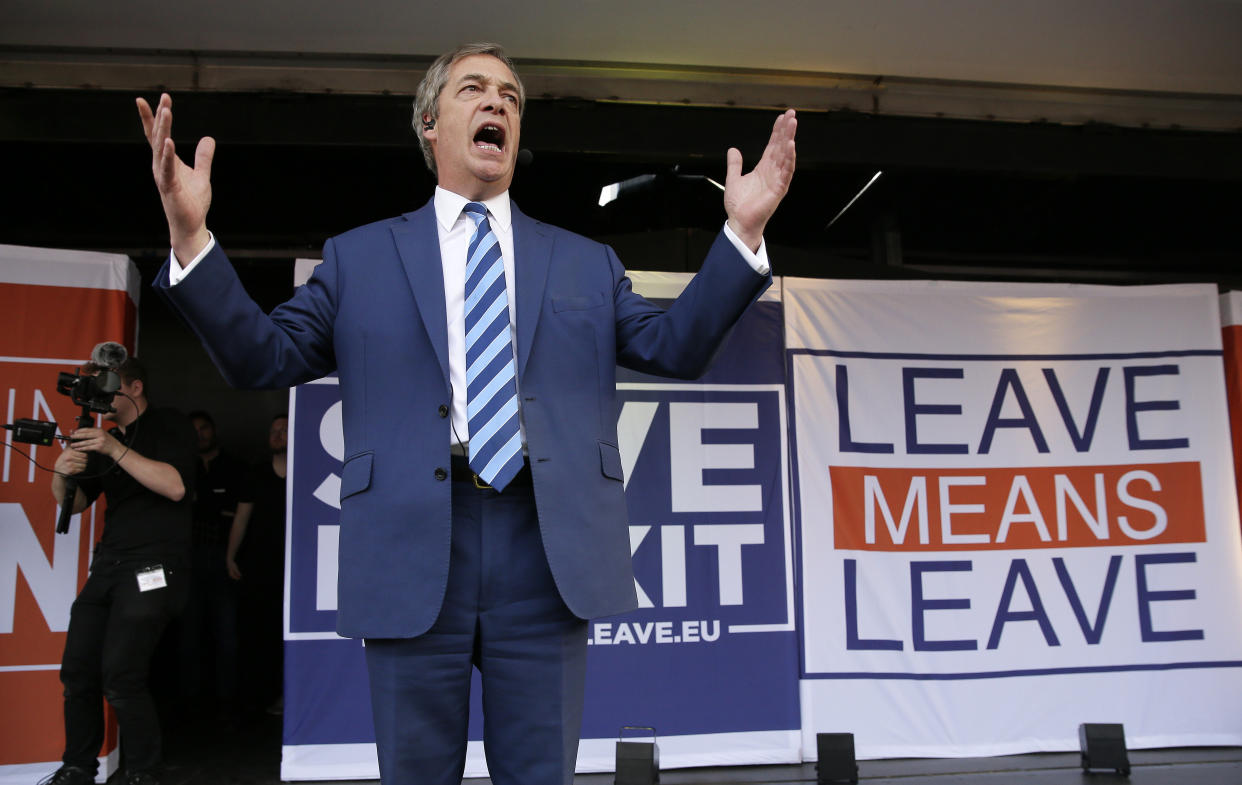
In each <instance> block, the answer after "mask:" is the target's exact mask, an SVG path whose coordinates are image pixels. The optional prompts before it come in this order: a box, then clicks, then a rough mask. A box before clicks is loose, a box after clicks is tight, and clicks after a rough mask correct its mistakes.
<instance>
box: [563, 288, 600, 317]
mask: <svg viewBox="0 0 1242 785" xmlns="http://www.w3.org/2000/svg"><path fill="white" fill-rule="evenodd" d="M603 304H604V293H603V292H591V293H590V294H585V295H574V296H572V297H553V298H552V310H553V311H555V312H556V313H561V312H562V311H586V310H590V309H591V308H598V307H600V306H601V305H603Z"/></svg>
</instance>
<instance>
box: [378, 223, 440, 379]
mask: <svg viewBox="0 0 1242 785" xmlns="http://www.w3.org/2000/svg"><path fill="white" fill-rule="evenodd" d="M404 217H405V223H403V224H397V225H395V226H393V228H392V235H393V241H394V242H395V243H396V245H397V253H398V254H400V256H401V264H402V266H403V267H405V275H406V277H407V278H408V279H409V282H410V291H411V292H413V293H414V300H415V301H416V302H417V303H418V314H419V316H421V317H422V319H423V327H424V328H425V329H426V330H427V335H428V336H430V337H431V345H432V346H434V347H435V350H436V358H437V359H438V360H439V361H440V370H441V371H443V373H444V379H445V382H446V383H447V381H448V378H449V370H448V315H447V314H446V312H445V310H444V265H443V263H442V262H441V261H440V235H439V232H438V231H437V230H436V210H435V205H434V203H433V202H427V204H425V205H423V207H422V208H421V209H418V210H415V211H414V212H412V213H406V214H405V216H404Z"/></svg>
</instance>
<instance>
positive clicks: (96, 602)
mask: <svg viewBox="0 0 1242 785" xmlns="http://www.w3.org/2000/svg"><path fill="white" fill-rule="evenodd" d="M145 566H150V565H146V564H134V563H132V562H131V563H118V562H115V561H114V562H105V563H101V562H100V560H96V561H95V563H94V564H93V565H91V574H90V577H89V578H87V579H86V585H85V586H83V587H82V591H81V593H80V594H78V597H77V599H76V600H74V602H73V608H72V610H71V612H70V615H69V632H68V634H67V636H66V638H65V654H64V658H63V659H62V661H61V665H60V681H61V683H62V684H64V686H65V756H64V762H65V764H66V765H68V766H77V767H79V768H82V769H85V770H87V771H91V772H93V771H96V770H97V768H98V765H99V757H98V756H99V748H100V747H101V746H102V745H103V740H104V714H103V699H105V698H106V699H107V701H108V703H109V704H111V706H112V709H113V710H114V711H115V712H116V717H117V721H118V723H119V724H120V726H121V735H122V740H123V744H124V745H125V766H126V768H127V769H128V770H129V771H131V772H136V771H148V770H150V769H152V768H155V767H156V766H157V765H159V761H160V723H159V716H158V715H157V714H156V710H155V702H154V701H153V700H152V699H151V693H150V692H149V691H148V689H147V675H148V673H149V671H150V667H151V655H152V653H153V652H154V651H155V646H156V644H158V643H159V640H160V634H161V633H162V632H163V631H164V627H165V626H167V624H168V621H169V620H170V619H172V618H173V617H174V616H175V615H176V614H177V613H179V612H180V610H181V608H182V606H183V605H184V604H185V597H186V586H187V581H186V579H187V578H188V577H189V576H188V575H186V574H185V571H184V570H180V569H172V570H170V569H167V565H166V569H165V575H166V579H167V583H168V585H167V586H165V587H164V588H160V589H152V590H150V591H145V592H144V591H139V588H138V578H137V572H138V570H139V569H141V568H142V567H145Z"/></svg>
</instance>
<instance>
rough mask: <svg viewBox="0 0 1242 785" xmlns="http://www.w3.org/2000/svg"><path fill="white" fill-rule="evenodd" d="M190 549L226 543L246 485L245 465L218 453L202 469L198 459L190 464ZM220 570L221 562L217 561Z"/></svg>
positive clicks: (229, 456)
mask: <svg viewBox="0 0 1242 785" xmlns="http://www.w3.org/2000/svg"><path fill="white" fill-rule="evenodd" d="M194 468H195V479H194V527H193V529H192V532H193V536H192V539H193V542H194V547H195V548H199V547H200V546H216V547H218V548H220V549H221V550H223V549H224V547H225V546H226V545H227V544H228V541H229V530H230V529H232V528H233V516H234V514H235V513H236V511H237V502H238V499H239V498H240V497H241V495H242V493H243V491H242V488H243V487H244V485H245V482H246V464H244V463H242V462H241V461H239V460H237V459H236V458H234V457H233V456H232V455H229V454H228V453H226V452H221V453H218V454H217V455H216V457H215V458H213V459H212V461H211V463H210V464H208V465H207V466H203V461H202V459H201V458H199V459H196V460H195V461H194ZM219 566H220V569H222V570H223V569H224V561H223V560H220V565H219Z"/></svg>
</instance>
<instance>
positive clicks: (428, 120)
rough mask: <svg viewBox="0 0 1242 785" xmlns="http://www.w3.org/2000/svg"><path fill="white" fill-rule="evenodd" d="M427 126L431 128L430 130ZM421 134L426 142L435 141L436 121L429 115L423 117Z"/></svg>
mask: <svg viewBox="0 0 1242 785" xmlns="http://www.w3.org/2000/svg"><path fill="white" fill-rule="evenodd" d="M429 125H430V126H431V127H430V128H428V126H429ZM422 134H423V138H424V139H426V140H427V141H428V142H434V141H435V140H436V121H435V119H434V118H433V117H432V116H431V115H429V114H425V115H423V127H422Z"/></svg>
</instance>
